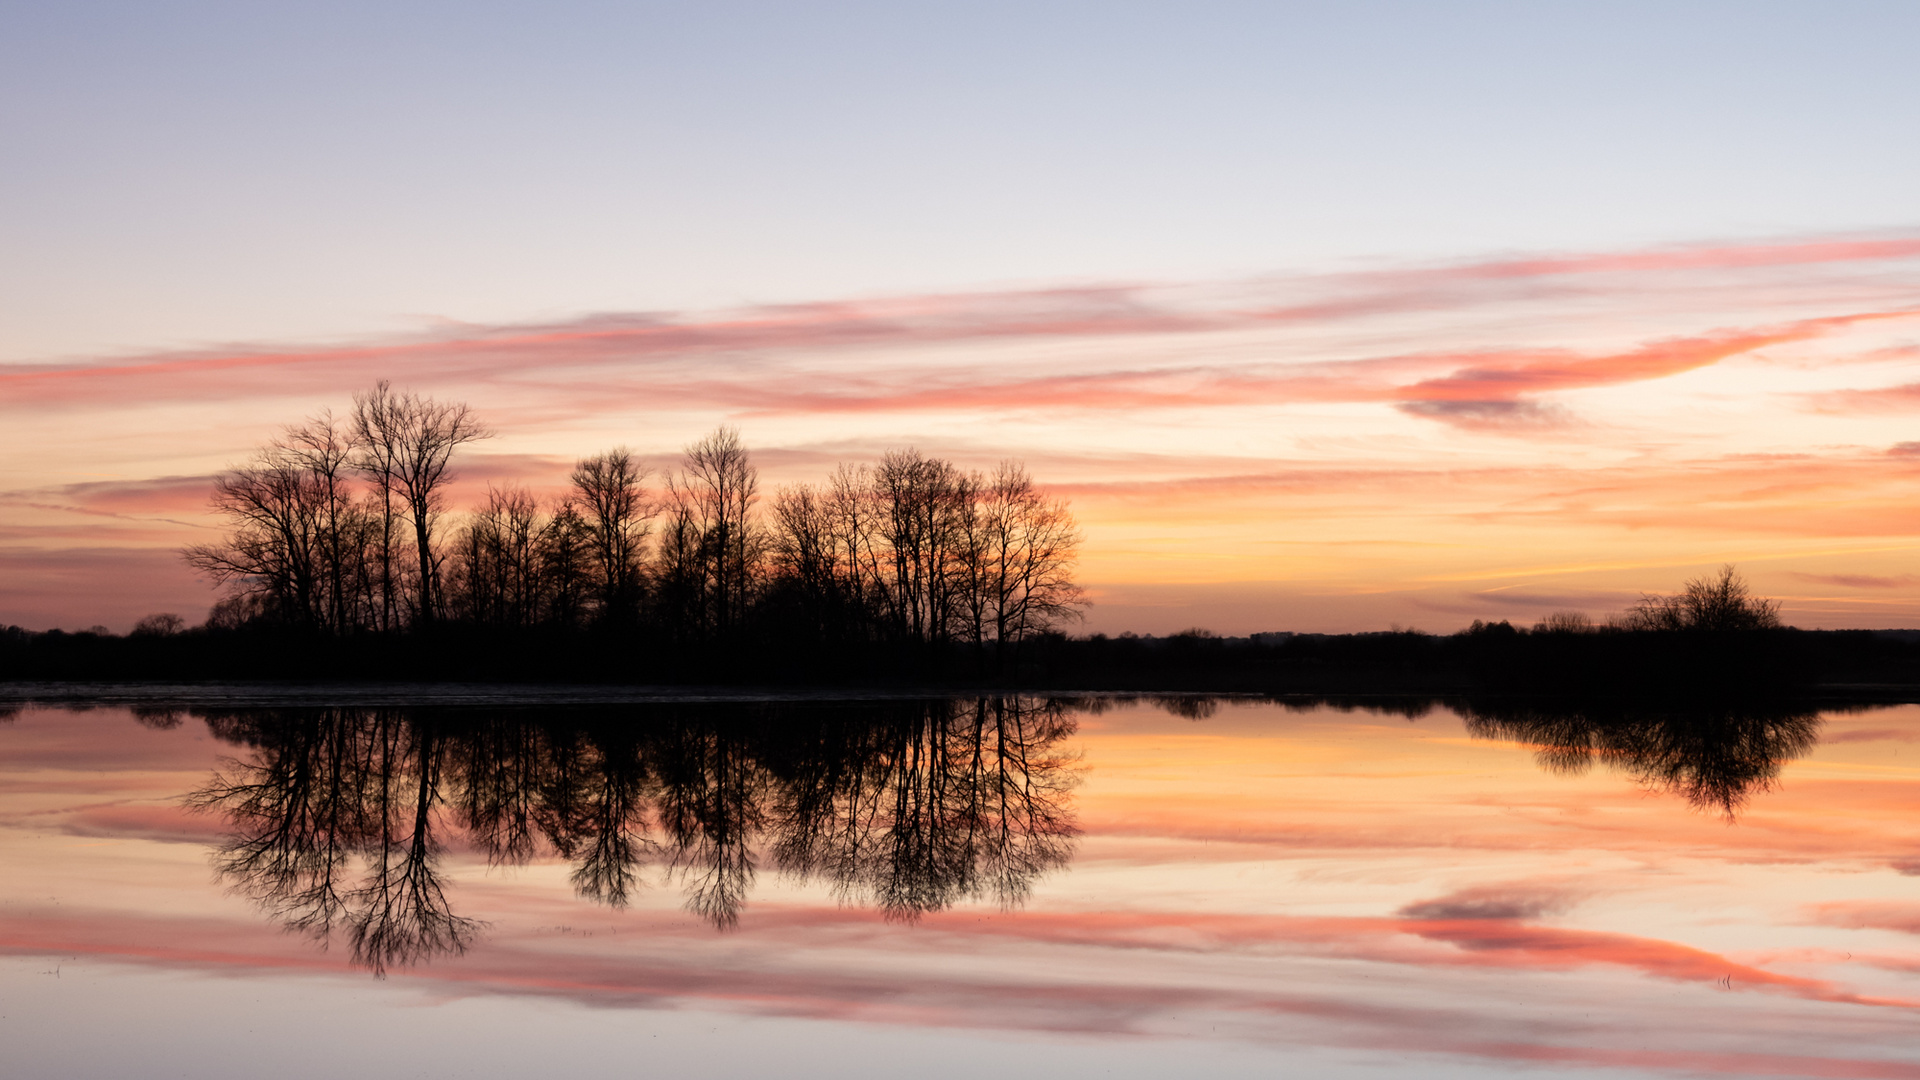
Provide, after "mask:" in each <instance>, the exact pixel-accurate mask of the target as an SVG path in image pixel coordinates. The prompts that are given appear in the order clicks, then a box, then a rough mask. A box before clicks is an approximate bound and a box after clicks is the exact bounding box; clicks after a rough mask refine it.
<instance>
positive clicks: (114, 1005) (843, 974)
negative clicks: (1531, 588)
mask: <svg viewBox="0 0 1920 1080" xmlns="http://www.w3.org/2000/svg"><path fill="white" fill-rule="evenodd" d="M56 689H57V688H56ZM196 693H197V694H199V696H198V697H197V698H190V697H181V696H177V695H170V694H169V693H167V692H166V691H164V690H156V689H148V690H139V689H137V688H136V689H134V690H129V691H125V692H122V693H121V694H120V695H119V696H118V697H117V698H114V699H107V700H104V701H93V702H88V701H83V700H64V701H63V700H60V695H59V694H58V693H57V692H56V693H41V694H38V695H36V700H34V701H27V702H22V703H20V705H19V707H18V708H17V709H13V711H11V712H10V713H9V714H8V715H6V717H5V718H4V719H0V1075H5V1076H8V1077H14V1078H37V1077H92V1076H101V1077H105V1076H129V1075H139V1076H147V1077H161V1076H192V1077H252V1076H259V1075H267V1074H271V1075H276V1076H289V1077H308V1076H312V1077H322V1076H338V1075H344V1074H352V1075H359V1076H380V1077H385V1076H474V1077H509V1076H526V1075H535V1074H538V1075H573V1076H582V1077H592V1076H615V1075H618V1076H628V1075H633V1074H635V1073H653V1072H660V1073H668V1072H670V1073H671V1074H673V1075H675V1076H683V1077H727V1076H753V1075H771V1074H777V1075H780V1076H821V1077H828V1076H831V1077H865V1076H875V1077H879V1076H887V1077H894V1076H901V1075H914V1076H926V1077H960V1076H967V1077H977V1076H980V1075H983V1074H985V1075H992V1076H995V1077H1009V1078H1011V1077H1025V1076H1049V1077H1058V1076H1061V1075H1073V1076H1080V1075H1089V1076H1168V1075H1208V1076H1219V1075H1226V1076H1238V1075H1246V1076H1255V1075H1258V1076H1271V1075H1274V1074H1276V1073H1282V1074H1299V1075H1314V1076H1392V1075H1412V1074H1418V1075H1421V1076H1433V1075H1440V1076H1447V1075H1458V1076H1472V1075H1485V1074H1487V1073H1489V1072H1490V1071H1492V1072H1498V1073H1499V1074H1501V1075H1522V1076H1524V1075H1549V1074H1551V1075H1588V1076H1607V1075H1618V1076H1645V1075H1701V1074H1714V1073H1723V1074H1733V1075H1742V1076H1752V1075H1767V1076H1773V1075H1778V1076H1835V1077H1842V1076H1844V1077H1920V937H1916V936H1915V935H1916V934H1920V706H1897V707H1885V708H1876V709H1870V710H1855V711H1825V712H1818V711H1814V710H1811V709H1793V708H1761V709H1755V708H1751V707H1700V708H1691V709H1683V708H1669V709H1652V710H1647V709H1638V710H1636V709H1620V708H1615V709H1596V708H1591V707H1575V706H1566V705H1561V706H1517V705H1511V704H1508V705H1486V704H1481V705H1472V704H1464V703H1459V704H1455V705H1452V706H1447V705H1439V704H1430V703H1405V704H1401V705H1391V706H1376V707H1373V708H1363V707H1343V706H1339V705H1333V704H1325V703H1304V702H1293V703H1280V702H1272V701H1260V700H1254V699H1205V698H1175V699H1145V698H1111V697H1078V698H1053V699H1049V698H1045V697H1007V698H992V699H976V698H965V699H951V700H884V699H867V700H859V701H828V700H678V701H676V700H667V699H653V700H649V701H644V702H629V703H620V702H616V701H606V700H600V701H595V700H591V699H586V698H569V697H567V696H565V695H564V694H562V695H553V694H548V695H545V696H533V697H527V698H515V697H512V696H510V695H509V696H502V695H499V694H495V693H490V692H487V693H479V694H475V695H467V696H462V695H460V694H458V693H451V694H450V693H446V692H438V693H435V694H420V695H410V694H405V693H399V694H396V693H395V692H393V691H386V692H368V693H363V694H360V695H354V694H343V693H340V692H332V693H330V694H326V695H321V694H309V695H300V694H285V693H282V694H278V695H274V694H267V695H265V696H256V697H247V696H245V695H243V694H227V695H226V696H224V697H220V698H209V697H207V696H206V692H196ZM382 693H384V694H385V695H386V696H385V697H383V696H382Z"/></svg>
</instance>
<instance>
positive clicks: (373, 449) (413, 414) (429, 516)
mask: <svg viewBox="0 0 1920 1080" xmlns="http://www.w3.org/2000/svg"><path fill="white" fill-rule="evenodd" d="M353 407H354V411H353V433H354V437H355V441H356V444H357V447H358V450H359V455H358V460H357V464H358V467H359V468H360V470H361V472H362V473H363V474H364V475H366V477H367V478H368V479H369V480H370V481H372V483H373V485H374V489H375V492H376V493H377V495H378V497H379V500H380V504H381V507H382V511H383V514H384V525H385V529H386V536H385V538H384V539H383V545H382V560H383V571H384V573H383V579H384V580H386V581H389V582H390V581H391V580H392V570H393V566H392V564H393V552H394V543H393V538H392V533H393V521H394V504H395V502H396V501H397V502H398V503H399V504H400V506H401V507H402V508H403V509H404V510H405V512H406V514H407V517H408V520H409V522H410V523H411V524H412V526H413V544H414V551H415V553H416V555H417V557H418V559H419V577H418V578H417V579H416V581H415V587H416V593H415V597H414V612H413V613H414V617H415V619H417V620H418V621H420V622H421V623H431V622H432V621H433V620H434V619H435V617H436V616H437V614H438V612H439V609H440V602H441V582H440V563H441V561H442V556H441V555H440V554H439V552H438V551H437V549H436V548H435V531H436V529H437V528H438V525H439V521H440V518H441V516H442V514H444V513H445V510H446V492H445V486H446V484H447V482H448V481H449V480H450V479H451V475H450V473H449V471H448V467H449V465H450V464H451V462H452V458H453V452H454V451H455V450H456V449H458V448H459V447H461V446H463V445H465V444H466V443H470V442H473V441H475V440H477V439H485V438H491V437H492V435H493V433H492V432H491V431H489V430H487V429H486V428H485V427H483V426H481V424H480V422H479V420H478V419H477V418H476V417H475V416H474V415H473V413H472V411H471V410H470V409H468V408H467V406H465V405H463V404H459V403H455V402H447V403H443V402H438V401H434V400H433V399H432V398H423V397H420V396H418V395H416V394H413V393H411V392H407V393H395V392H394V391H393V389H392V387H391V386H390V385H389V384H388V383H387V382H386V380H384V379H383V380H381V381H380V383H379V384H378V385H376V386H375V387H374V388H373V389H372V390H370V391H368V392H367V393H364V394H358V395H356V396H355V397H354V399H353ZM391 594H392V589H391V586H390V585H389V586H388V600H387V607H388V616H389V618H391V614H392V606H393V601H392V597H391Z"/></svg>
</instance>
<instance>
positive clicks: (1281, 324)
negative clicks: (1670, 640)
mask: <svg viewBox="0 0 1920 1080" xmlns="http://www.w3.org/2000/svg"><path fill="white" fill-rule="evenodd" d="M1915 40H1920V7H1915V6H1914V5H1911V4H1894V3H1890V4H1873V3H1847V4H1819V5H1815V4H1762V3H1727V4H1711V3H1696V4H1685V5H1674V4H1645V5H1636V4H1628V3H1621V4H1608V5H1583V6H1576V5H1562V4H1537V3H1528V4H1499V3H1487V4H1469V3H1460V4H1444V5H1441V4H1340V5H1331V4H1279V3H1269V4H1246V5H1239V4H1204V3H1203V4H1182V5H1161V6H1153V7H1149V6H1145V5H1129V4H1041V5H1034V4H1019V5H1014V4H1007V5H992V4H971V5H965V6H964V7H960V6H956V5H945V6H935V5H911V4H908V5H900V4H891V5H878V4H874V5H860V4H819V5H753V4H699V5H693V4H683V5H648V4H619V5H613V4H609V5H592V4H581V5H553V4H543V5H539V6H537V7H536V6H532V5H525V6H521V5H507V4H460V5H453V4H411V5H390V4H380V5H375V4H364V5H355V4H332V5H326V6H324V7H313V8H304V9H302V8H294V7H291V6H286V7H274V6H261V5H240V4H217V3H205V4H166V3H163V4H143V5H137V6H136V5H130V4H113V3H98V4H90V3H72V4H61V5H46V4H35V5H29V4H20V3H10V4H0V146H4V147H5V149H4V151H0V161H3V162H4V164H5V167H4V168H0V253H3V254H4V257H0V623H17V624H20V625H24V626H28V627H30V628H35V629H43V628H47V627H54V626H60V627H65V628H68V629H77V628H80V627H84V626H88V625H91V624H95V623H101V624H105V625H107V626H109V627H111V628H113V629H116V630H124V629H126V628H127V627H128V626H130V625H131V623H132V622H133V620H134V619H136V618H138V617H139V616H141V615H143V614H146V613H148V612H153V611H177V612H180V613H182V614H185V615H187V616H189V617H190V618H192V619H195V620H197V619H198V618H200V617H201V616H202V615H203V614H204V612H205V610H206V608H207V606H208V605H209V604H210V603H211V602H212V600H213V598H214V594H213V592H212V590H211V588H210V586H209V585H208V584H207V583H206V582H204V581H201V580H198V579H196V578H195V577H194V576H193V574H192V573H191V572H190V571H189V570H188V569H187V568H186V567H185V566H184V565H183V564H181V563H180V561H179V559H178V557H177V555H176V554H175V551H176V550H177V549H178V548H179V547H180V546H182V545H184V544H188V543H196V542H202V541H205V540H207V539H209V538H211V537H212V536H213V535H214V533H213V531H212V530H213V529H214V528H215V527H216V522H215V521H214V519H213V518H212V517H211V516H210V515H209V513H208V511H207V505H206V502H207V495H208V491H209V486H210V482H211V477H212V476H213V474H214V473H216V472H217V471H218V470H220V469H221V468H223V467H225V466H227V465H230V464H234V463H237V462H239V461H241V460H243V459H244V458H245V456H246V455H247V454H248V453H249V451H250V450H251V448H253V447H255V446H257V445H259V444H260V443H261V442H263V441H264V440H266V439H268V438H270V437H272V436H273V434H274V433H275V432H276V431H277V430H278V429H279V427H280V426H281V425H284V424H286V423H289V422H293V421H298V420H300V419H301V418H303V417H305V416H308V415H311V414H313V413H315V412H317V411H319V410H321V409H325V408H332V409H333V410H335V411H336V412H338V411H342V410H344V409H345V408H346V407H348V406H349V404H350V401H351V397H352V394H353V393H354V392H355V391H357V390H361V389H364V388H366V387H368V386H369V385H371V384H372V383H373V382H375V381H376V380H379V379H382V378H386V379H391V380H392V381H393V382H394V383H395V384H396V385H397V386H401V387H405V388H410V389H413V390H416V391H419V392H421V393H424V394H429V395H432V396H435V397H438V398H445V399H457V400H463V401H466V402H468V403H470V404H471V405H472V406H473V407H474V408H475V409H476V410H477V411H478V412H479V413H480V414H481V416H482V417H483V418H484V419H485V420H486V421H487V422H488V423H489V424H490V425H491V426H493V427H494V428H495V429H497V431H498V433H499V434H498V437H497V438H495V439H492V440H490V441H488V442H485V443H482V444H479V445H478V446H477V447H475V448H473V449H472V451H471V452H470V453H469V454H468V455H467V456H466V458H465V459H464V462H463V463H462V466H461V480H460V483H459V485H458V488H457V491H458V493H459V494H458V495H457V496H456V498H457V499H458V500H460V501H470V500H474V499H478V498H480V497H483V496H484V494H485V491H486V488H487V485H488V484H489V483H493V484H505V483H515V484H523V485H526V486H528V487H531V488H533V489H535V490H536V491H541V492H554V491H557V490H558V487H559V485H560V484H561V483H562V482H563V481H564V478H565V475H566V473H567V471H568V469H569V468H570V466H571V463H572V462H573V460H574V459H575V458H577V457H580V456H584V455H586V454H590V453H594V452H597V451H599V450H602V449H605V448H607V447H610V446H613V445H617V444H625V445H628V446H631V447H632V448H633V449H634V450H635V451H636V452H637V453H638V454H639V455H640V456H641V457H643V458H644V459H645V460H646V461H647V462H648V463H649V464H651V465H653V466H654V467H655V468H656V469H659V468H664V467H668V466H670V465H672V464H673V462H674V459H675V457H676V455H677V453H678V451H679V449H680V448H681V447H682V446H684V445H685V444H686V443H688V442H689V441H691V440H693V439H695V438H698V437H699V436H701V435H702V434H704V433H705V432H707V431H708V430H711V429H712V428H713V427H714V426H715V425H717V424H722V423H726V424H732V425H735V426H737V427H738V428H739V429H740V431H741V433H742V436H743V437H744V439H745V441H746V442H747V443H748V445H749V446H750V447H751V448H752V449H753V451H754V453H755V458H756V461H757V462H758V464H759V466H760V468H761V476H762V481H763V485H764V486H765V488H766V489H767V490H768V491H771V490H772V489H774V488H776V487H778V486H779V485H782V484H788V483H794V482H799V481H804V480H813V479H818V478H820V477H821V476H823V475H824V474H825V473H826V472H827V471H829V470H830V469H831V468H832V465H833V464H834V463H835V462H838V461H862V460H871V459H874V458H877V457H878V456H879V455H880V454H882V453H884V452H885V451H886V450H887V449H889V448H894V447H901V446H908V445H912V446H917V447H918V448H920V449H921V450H923V451H925V452H928V453H931V454H937V455H941V456H946V457H951V458H952V459H954V460H955V461H957V462H959V463H961V464H963V465H965V466H968V467H978V468H985V467H990V466H991V465H992V464H993V463H994V462H996V461H998V460H1000V459H1002V458H1008V457H1013V458H1020V459H1023V460H1025V461H1026V462H1027V463H1028V465H1029V467H1030V468H1031V470H1032V471H1033V473H1034V474H1035V475H1036V477H1037V478H1038V479H1039V480H1040V481H1041V482H1042V483H1043V484H1045V485H1046V486H1048V487H1050V488H1051V489H1052V490H1053V491H1055V492H1056V493H1058V494H1059V495H1061V496H1063V497H1065V498H1067V499H1069V500H1071V502H1072V504H1073V508H1074V511H1075V513H1076V514H1077V516H1078V518H1079V520H1080V522H1081V524H1082V526H1083V527H1084V530H1085V533H1086V543H1085V546H1084V549H1083V553H1082V562H1081V569H1080V578H1081V579H1082V580H1083V581H1084V582H1085V583H1086V585H1087V586H1088V588H1089V591H1090V593H1091V595H1092V597H1093V599H1094V600H1095V606H1094V607H1093V608H1092V609H1091V611H1090V612H1089V617H1088V623H1087V628H1088V629H1091V630H1101V631H1106V632H1110V633H1111V632H1118V631H1121V630H1128V629H1131V630H1136V631H1140V632H1156V633H1162V632H1169V631H1174V630H1178V629H1181V628H1184V627H1187V626H1193V625H1200V626H1206V627H1210V628H1212V629H1214V630H1216V631H1220V632H1224V633H1244V632H1248V631H1259V630H1287V629H1290V630H1324V631H1344V630H1363V629H1384V628H1386V627H1387V626H1389V625H1393V624H1399V625H1407V626H1415V627H1419V628H1421V629H1426V630H1432V631H1441V632H1444V631H1450V630H1453V629H1456V628H1458V627H1460V626H1462V625H1464V624H1466V623H1468V622H1470V621H1471V620H1473V619H1475V618H1490V619H1498V618H1509V619H1514V620H1525V621H1531V620H1533V619H1536V618H1538V617H1540V616H1542V615H1544V614H1546V613H1548V612H1550V611H1554V610H1563V609H1577V610H1583V611H1586V612H1589V613H1590V614H1593V615H1595V616H1604V615H1605V614H1607V613H1608V612H1611V611H1615V610H1618V609H1619V608H1621V607H1622V606H1624V605H1625V604H1627V603H1629V602H1631V601H1632V600H1633V599H1634V598H1635V597H1637V596H1638V595H1639V594H1640V593H1641V592H1642V591H1657V590H1670V589H1673V588H1675V587H1677V586H1679V585H1680V584H1681V583H1682V582H1683V581H1684V580H1685V579H1686V578H1688V577H1691V576H1694V575H1697V574H1699V573H1701V572H1703V571H1707V570H1711V569H1713V568H1715V567H1717V566H1719V565H1720V564H1722V563H1725V562H1734V563H1737V564H1738V565H1739V566H1740V567H1741V568H1742V570H1743V571H1744V572H1746V573H1747V575H1748V576H1749V577H1750V578H1751V579H1752V580H1753V582H1754V583H1755V585H1756V586H1757V587H1758V588H1759V589H1760V591H1762V592H1763V593H1765V594H1767V595H1771V596H1775V597H1779V598H1781V599H1782V600H1783V602H1784V614H1785V616H1786V618H1787V620H1788V621H1789V622H1792V623H1795V624H1798V625H1802V626H1920V426H1917V425H1916V424H1915V423H1914V420H1915V419H1916V417H1920V208H1917V207H1920V204H1916V202H1915V193H1916V192H1920V140H1915V139H1914V137H1913V134H1914V132H1915V131H1920V68H1916V66H1915V65H1914V64H1913V63H1912V61H1911V56H1910V55H1909V54H1910V52H1911V49H1912V42H1913V41H1915Z"/></svg>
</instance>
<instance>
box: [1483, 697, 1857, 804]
mask: <svg viewBox="0 0 1920 1080" xmlns="http://www.w3.org/2000/svg"><path fill="white" fill-rule="evenodd" d="M1460 712H1461V715H1462V716H1463V717H1465V719H1466V721H1467V730H1468V731H1469V732H1471V733H1473V734H1474V735H1478V736H1480V737H1482V738H1490V739H1510V740H1513V741H1516V742H1524V743H1531V744H1533V745H1535V746H1536V747H1538V750H1537V751H1536V755H1535V756H1536V759H1537V760H1538V761H1539V762H1540V765H1541V767H1543V768H1545V769H1547V770H1548V771H1550V772H1554V773H1561V774H1571V775H1578V774H1580V773H1584V772H1586V771H1587V770H1589V769H1591V768H1592V767H1593V765H1594V763H1595V762H1596V761H1597V762H1603V763H1605V764H1607V765H1609V766H1612V767H1615V768H1619V769H1621V770H1623V771H1625V772H1626V773H1627V774H1628V775H1630V776H1632V777H1633V778H1634V779H1635V780H1636V781H1638V782H1639V783H1640V784H1641V785H1643V786H1645V787H1646V788H1648V789H1649V790H1653V791H1660V792H1671V793H1674V794H1678V795H1680V796H1681V797H1682V798H1684V799H1686V800H1687V801H1688V802H1689V803H1691V804H1693V805H1694V806H1696V807H1699V808H1701V809H1708V810H1717V811H1719V812H1720V813H1721V814H1723V815H1725V816H1726V817H1728V818H1729V819H1731V818H1732V817H1733V816H1734V815H1735V814H1736V813H1737V812H1738V811H1739V810H1740V809H1741V808H1742V807H1743V806H1745V805H1746V802H1747V799H1748V798H1749V797H1750V796H1751V794H1752V793H1753V792H1755V791H1766V790H1769V789H1770V788H1771V787H1772V786H1773V783H1774V781H1775V780H1776V779H1777V778H1778V777H1779V775H1780V766H1781V765H1782V764H1783V763H1785V762H1788V761H1791V760H1793V759H1794V758H1797V757H1800V756H1801V755H1803V754H1805V753H1807V752H1808V751H1809V750H1811V749H1813V747H1814V744H1815V743H1817V742H1818V741H1819V732H1820V719H1819V714H1818V713H1817V712H1816V711H1815V710H1813V709H1811V708H1806V707H1802V706H1799V705H1796V704H1793V703H1768V702H1742V701H1727V702H1683V703H1676V704H1667V705H1656V706H1647V705H1637V704H1632V703H1627V702H1557V703H1542V702H1517V701H1503V702H1493V703H1489V702H1469V703H1467V704H1466V705H1464V706H1463V707H1461V709H1460Z"/></svg>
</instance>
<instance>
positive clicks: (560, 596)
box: [540, 499, 593, 627]
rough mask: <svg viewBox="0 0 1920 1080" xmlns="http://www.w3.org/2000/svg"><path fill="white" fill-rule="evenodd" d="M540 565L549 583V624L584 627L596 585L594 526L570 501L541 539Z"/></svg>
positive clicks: (558, 513) (563, 505) (556, 513)
mask: <svg viewBox="0 0 1920 1080" xmlns="http://www.w3.org/2000/svg"><path fill="white" fill-rule="evenodd" d="M540 565H541V568H542V574H543V576H544V578H545V580H546V582H547V594H546V598H545V599H546V611H545V618H546V619H547V621H549V622H551V623H553V624H554V625H556V626H561V627H575V626H578V625H580V622H581V620H582V618H583V617H584V616H585V613H586V609H587V600H588V592H589V591H590V589H591V587H592V582H593V527H592V526H591V525H589V524H588V523H587V520H586V518H584V517H582V516H581V515H580V509H579V507H578V506H576V505H575V504H574V502H573V500H571V499H568V500H565V501H563V502H561V504H560V505H559V507H558V508H556V509H555V510H554V512H553V518H552V519H551V520H550V521H548V522H547V528H546V531H545V533H544V534H542V536H541V542H540Z"/></svg>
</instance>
